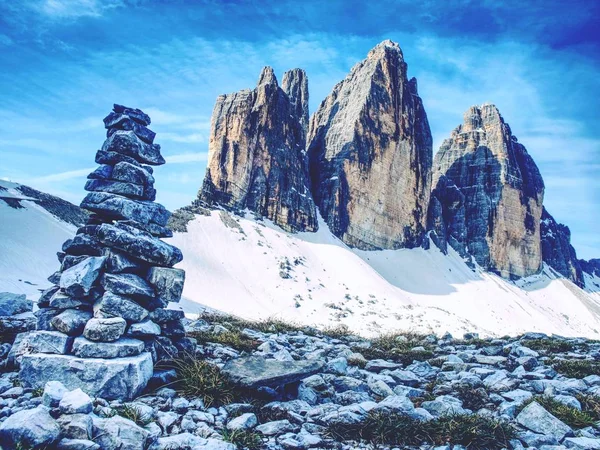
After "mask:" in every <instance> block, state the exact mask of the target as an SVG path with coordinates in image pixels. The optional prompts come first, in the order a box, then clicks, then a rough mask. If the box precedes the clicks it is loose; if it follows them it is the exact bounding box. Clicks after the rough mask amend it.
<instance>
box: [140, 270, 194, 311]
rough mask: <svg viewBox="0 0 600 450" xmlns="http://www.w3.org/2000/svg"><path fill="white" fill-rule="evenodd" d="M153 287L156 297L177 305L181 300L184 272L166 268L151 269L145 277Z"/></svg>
mask: <svg viewBox="0 0 600 450" xmlns="http://www.w3.org/2000/svg"><path fill="white" fill-rule="evenodd" d="M146 279H147V280H148V282H149V283H150V284H151V285H152V286H154V290H155V291H156V295H158V296H159V297H160V298H161V299H162V300H164V301H166V302H173V303H177V302H179V300H180V299H181V293H182V292H183V284H184V283H185V271H184V270H182V269H172V268H168V267H151V268H150V270H149V271H148V275H147V277H146Z"/></svg>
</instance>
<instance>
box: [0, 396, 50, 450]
mask: <svg viewBox="0 0 600 450" xmlns="http://www.w3.org/2000/svg"><path fill="white" fill-rule="evenodd" d="M59 436H60V427H59V425H58V423H57V422H56V421H55V420H54V419H53V418H52V417H51V416H50V414H49V412H48V408H46V407H45V406H38V407H37V408H35V409H30V410H24V411H19V412H17V413H15V414H13V415H12V416H10V417H9V418H7V419H6V420H5V421H4V422H3V423H2V425H0V442H1V443H2V446H3V447H4V446H6V448H39V447H43V446H49V445H51V444H53V443H54V442H56V441H57V440H58V438H59Z"/></svg>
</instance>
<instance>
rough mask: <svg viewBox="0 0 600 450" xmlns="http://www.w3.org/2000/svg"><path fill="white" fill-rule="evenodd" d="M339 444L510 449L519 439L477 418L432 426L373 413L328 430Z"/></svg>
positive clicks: (506, 427)
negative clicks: (353, 422) (352, 441)
mask: <svg viewBox="0 0 600 450" xmlns="http://www.w3.org/2000/svg"><path fill="white" fill-rule="evenodd" d="M328 431H329V434H330V435H331V436H332V437H334V438H336V439H338V440H354V441H365V442H368V443H370V444H373V445H390V446H409V445H422V444H424V443H427V444H432V445H443V444H447V443H451V444H454V445H456V444H459V445H464V446H466V447H467V448H469V449H473V450H475V449H479V450H483V449H486V450H496V449H501V448H508V446H509V445H508V442H509V440H510V439H513V438H514V436H515V430H514V429H513V427H512V426H511V425H510V424H507V423H505V422H502V421H498V420H494V419H491V418H486V417H481V416H477V415H475V414H473V415H458V416H445V417H441V418H438V419H435V420H431V421H429V422H423V421H420V420H417V419H413V418H411V417H409V416H406V415H402V414H398V413H392V412H371V413H369V414H368V416H367V419H366V420H365V421H364V422H362V423H358V424H336V425H332V426H330V427H329V429H328Z"/></svg>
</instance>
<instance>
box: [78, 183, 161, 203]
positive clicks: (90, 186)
mask: <svg viewBox="0 0 600 450" xmlns="http://www.w3.org/2000/svg"><path fill="white" fill-rule="evenodd" d="M84 189H85V190H86V191H89V192H107V193H111V194H118V195H124V196H126V197H132V198H136V199H140V200H154V195H155V192H154V193H153V195H152V198H148V196H146V195H144V186H139V185H137V184H133V183H124V182H122V181H113V180H87V182H86V183H85V186H84Z"/></svg>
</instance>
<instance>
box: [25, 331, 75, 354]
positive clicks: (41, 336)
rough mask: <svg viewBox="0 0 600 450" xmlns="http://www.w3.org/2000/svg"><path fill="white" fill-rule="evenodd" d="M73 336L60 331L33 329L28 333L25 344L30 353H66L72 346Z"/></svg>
mask: <svg viewBox="0 0 600 450" xmlns="http://www.w3.org/2000/svg"><path fill="white" fill-rule="evenodd" d="M72 341H73V339H72V338H70V337H69V336H67V335H66V334H63V333H60V332H58V331H33V332H31V333H29V334H28V335H26V337H25V342H24V344H23V345H24V346H25V347H27V350H28V353H56V354H65V353H68V352H69V349H70V348H71V342H72Z"/></svg>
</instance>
